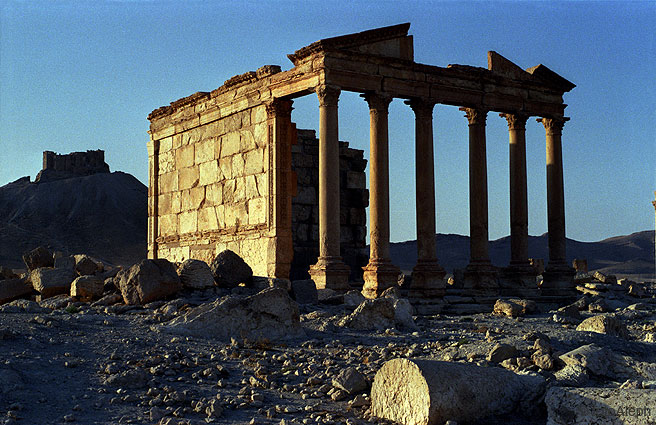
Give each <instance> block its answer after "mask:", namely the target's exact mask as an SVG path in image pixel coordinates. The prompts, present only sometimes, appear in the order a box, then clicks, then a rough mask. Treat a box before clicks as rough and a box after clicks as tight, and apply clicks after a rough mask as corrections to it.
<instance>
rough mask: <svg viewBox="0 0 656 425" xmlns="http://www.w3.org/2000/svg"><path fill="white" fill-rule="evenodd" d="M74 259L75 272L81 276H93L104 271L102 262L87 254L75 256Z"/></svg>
mask: <svg viewBox="0 0 656 425" xmlns="http://www.w3.org/2000/svg"><path fill="white" fill-rule="evenodd" d="M73 258H75V271H76V272H77V274H78V275H80V276H86V275H92V274H95V273H98V272H101V271H102V270H103V265H102V263H101V262H99V261H97V260H94V259H93V258H91V257H89V256H88V255H86V254H78V255H74V256H73Z"/></svg>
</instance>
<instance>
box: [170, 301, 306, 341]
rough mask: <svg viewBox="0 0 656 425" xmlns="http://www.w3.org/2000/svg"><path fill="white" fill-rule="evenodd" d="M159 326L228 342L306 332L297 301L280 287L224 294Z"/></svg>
mask: <svg viewBox="0 0 656 425" xmlns="http://www.w3.org/2000/svg"><path fill="white" fill-rule="evenodd" d="M158 329H160V330H161V331H163V332H167V333H172V334H178V335H186V336H195V337H204V338H211V339H216V340H218V341H224V342H229V341H230V339H231V338H235V339H237V340H243V339H249V340H255V341H260V340H269V341H273V340H280V339H286V338H293V337H299V336H303V335H304V332H303V329H302V327H301V323H300V317H299V312H298V304H296V303H295V302H294V301H293V300H292V299H291V298H290V297H289V295H288V294H287V291H285V290H284V289H281V288H269V289H265V290H264V291H261V292H258V293H257V294H255V295H251V296H250V297H246V298H242V297H234V296H231V297H223V298H221V299H218V300H216V301H214V302H212V303H207V304H203V305H200V306H198V307H196V308H193V309H191V310H190V311H188V312H187V313H185V314H184V315H182V316H179V317H177V318H175V319H173V320H171V321H170V322H167V323H166V324H163V325H161V326H160V327H159V328H158Z"/></svg>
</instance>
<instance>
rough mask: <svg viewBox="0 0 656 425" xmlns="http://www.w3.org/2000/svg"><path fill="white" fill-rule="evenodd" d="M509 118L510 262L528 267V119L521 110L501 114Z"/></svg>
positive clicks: (516, 266)
mask: <svg viewBox="0 0 656 425" xmlns="http://www.w3.org/2000/svg"><path fill="white" fill-rule="evenodd" d="M499 115H500V116H502V117H504V118H505V119H506V121H508V135H509V139H510V149H509V151H510V266H511V267H512V268H516V269H525V270H529V269H530V268H531V266H530V264H529V261H528V200H527V199H528V197H527V184H526V120H527V119H528V116H526V115H522V114H499Z"/></svg>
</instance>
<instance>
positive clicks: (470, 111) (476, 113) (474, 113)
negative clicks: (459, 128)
mask: <svg viewBox="0 0 656 425" xmlns="http://www.w3.org/2000/svg"><path fill="white" fill-rule="evenodd" d="M460 110H461V111H464V112H465V117H466V118H467V121H469V125H475V124H483V125H485V120H486V119H487V110H486V109H480V108H460Z"/></svg>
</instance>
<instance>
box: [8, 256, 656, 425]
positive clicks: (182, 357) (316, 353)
mask: <svg viewBox="0 0 656 425" xmlns="http://www.w3.org/2000/svg"><path fill="white" fill-rule="evenodd" d="M24 260H25V263H26V266H27V272H26V273H23V276H22V277H21V276H19V275H16V274H15V273H14V272H13V271H12V270H8V269H6V268H0V279H2V280H0V304H1V305H0V424H60V423H79V424H207V423H210V424H211V423H216V424H276V425H277V424H348V425H353V424H368V423H374V424H393V423H400V424H404V425H405V424H408V425H409V424H440V425H441V424H444V423H447V424H449V425H453V424H466V423H486V424H547V423H548V424H554V425H560V424H563V425H564V424H572V423H589V424H621V423H624V424H654V423H656V407H655V406H656V321H655V319H656V298H655V293H656V291H655V288H654V287H653V285H649V284H639V283H634V282H626V281H622V280H620V281H617V280H614V278H613V277H611V276H603V275H600V274H598V275H596V276H580V275H579V276H577V284H578V289H579V292H580V293H581V295H580V298H579V299H578V300H577V301H576V302H574V303H572V304H570V305H567V306H564V307H560V308H559V307H557V306H547V305H543V304H536V303H535V302H533V301H530V300H519V299H500V300H498V301H497V302H496V303H495V305H494V306H490V307H489V309H488V310H487V312H485V313H478V314H464V315H451V314H435V315H431V316H416V315H413V314H414V311H413V307H412V306H411V305H410V303H409V302H408V300H407V299H405V298H403V297H402V296H401V292H399V290H397V289H391V290H388V291H387V292H386V293H385V294H384V296H383V297H381V298H378V299H376V300H365V298H364V297H363V296H362V295H361V294H360V293H359V292H358V291H350V292H348V293H346V294H339V293H335V292H333V291H331V290H320V291H317V290H316V289H315V288H314V285H313V284H312V282H311V281H294V282H289V281H288V280H284V279H272V278H261V277H253V276H252V271H250V268H249V267H248V265H246V263H244V262H243V261H242V260H241V259H240V258H239V257H238V256H237V255H236V254H234V253H232V252H230V251H224V252H223V253H221V254H219V255H218V256H217V258H216V259H215V260H214V262H213V263H212V264H211V265H208V264H205V263H203V262H200V261H196V260H187V261H185V262H184V263H182V264H178V265H176V264H172V263H169V262H168V261H166V260H143V261H141V262H140V263H138V264H136V265H134V266H132V267H131V268H129V269H125V270H122V269H120V268H114V269H112V268H109V267H105V266H104V265H102V264H101V263H100V262H98V261H97V260H94V259H92V258H90V257H87V256H83V255H79V256H73V257H61V256H59V257H58V256H57V254H55V255H54V256H53V254H52V253H50V252H48V251H47V250H46V249H43V248H39V249H37V250H34V251H32V252H31V253H28V254H26V256H25V257H24ZM384 418H387V419H384Z"/></svg>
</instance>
